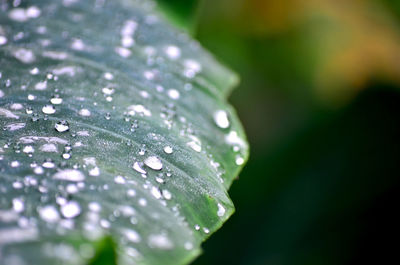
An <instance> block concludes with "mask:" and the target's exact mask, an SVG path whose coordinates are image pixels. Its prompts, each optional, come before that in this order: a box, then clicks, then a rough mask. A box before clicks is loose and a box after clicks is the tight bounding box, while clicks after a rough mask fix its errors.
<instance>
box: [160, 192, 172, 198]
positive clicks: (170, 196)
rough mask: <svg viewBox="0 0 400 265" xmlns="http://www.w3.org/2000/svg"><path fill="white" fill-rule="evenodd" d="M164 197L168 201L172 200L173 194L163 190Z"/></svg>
mask: <svg viewBox="0 0 400 265" xmlns="http://www.w3.org/2000/svg"><path fill="white" fill-rule="evenodd" d="M162 195H163V197H164V198H165V199H166V200H171V198H172V194H171V192H169V191H168V190H163V191H162Z"/></svg>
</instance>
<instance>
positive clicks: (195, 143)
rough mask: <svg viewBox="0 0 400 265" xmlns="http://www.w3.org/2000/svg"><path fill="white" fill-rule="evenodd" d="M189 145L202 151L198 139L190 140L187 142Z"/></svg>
mask: <svg viewBox="0 0 400 265" xmlns="http://www.w3.org/2000/svg"><path fill="white" fill-rule="evenodd" d="M187 145H188V146H189V147H190V148H192V149H193V150H194V151H196V152H198V153H199V152H201V144H200V142H198V141H190V142H188V143H187Z"/></svg>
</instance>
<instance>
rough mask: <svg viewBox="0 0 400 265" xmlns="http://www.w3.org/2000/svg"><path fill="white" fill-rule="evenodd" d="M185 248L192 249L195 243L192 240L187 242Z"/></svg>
mask: <svg viewBox="0 0 400 265" xmlns="http://www.w3.org/2000/svg"><path fill="white" fill-rule="evenodd" d="M184 248H185V249H186V250H191V249H193V244H192V243H191V242H185V244H184Z"/></svg>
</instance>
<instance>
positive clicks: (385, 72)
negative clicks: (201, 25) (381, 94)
mask: <svg viewBox="0 0 400 265" xmlns="http://www.w3.org/2000/svg"><path fill="white" fill-rule="evenodd" d="M222 2H224V1H222ZM233 2H235V3H233ZM231 5H232V6H235V8H234V9H225V11H224V12H227V13H229V15H226V16H225V17H226V18H225V19H228V20H230V24H231V25H233V27H234V28H236V29H237V30H239V31H240V34H241V35H244V36H250V37H254V38H263V37H265V36H280V35H285V34H290V33H292V32H294V31H296V32H300V36H301V35H302V34H303V36H301V37H300V38H301V43H302V44H303V45H302V46H301V49H300V53H303V54H305V55H309V56H310V57H309V60H303V63H304V66H305V67H309V68H310V71H309V72H310V74H309V75H310V76H309V78H310V79H311V80H310V83H311V84H312V86H313V91H314V92H313V93H314V96H315V97H316V99H317V100H319V101H320V102H323V103H327V104H328V105H329V104H330V105H332V104H333V105H342V104H343V103H346V102H347V101H348V100H350V99H351V98H353V97H354V95H356V94H357V91H359V90H361V89H363V87H365V86H366V84H368V82H370V81H371V80H379V81H385V82H392V83H395V84H398V85H400V32H399V28H398V25H396V21H395V19H394V18H393V15H392V14H391V13H390V11H389V10H387V9H385V7H384V6H383V5H382V4H380V3H379V2H377V1H372V0H370V1H368V0H354V1H349V0H307V1H304V0H232V1H231ZM232 10H234V11H232ZM232 12H233V14H232ZM294 45H297V44H294Z"/></svg>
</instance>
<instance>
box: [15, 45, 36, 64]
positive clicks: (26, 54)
mask: <svg viewBox="0 0 400 265" xmlns="http://www.w3.org/2000/svg"><path fill="white" fill-rule="evenodd" d="M13 55H14V57H15V58H16V59H18V60H19V61H20V62H22V63H26V64H29V63H33V62H34V61H35V60H36V56H35V54H34V53H33V52H32V51H31V50H28V49H24V48H19V49H18V50H16V51H14V52H13Z"/></svg>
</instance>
